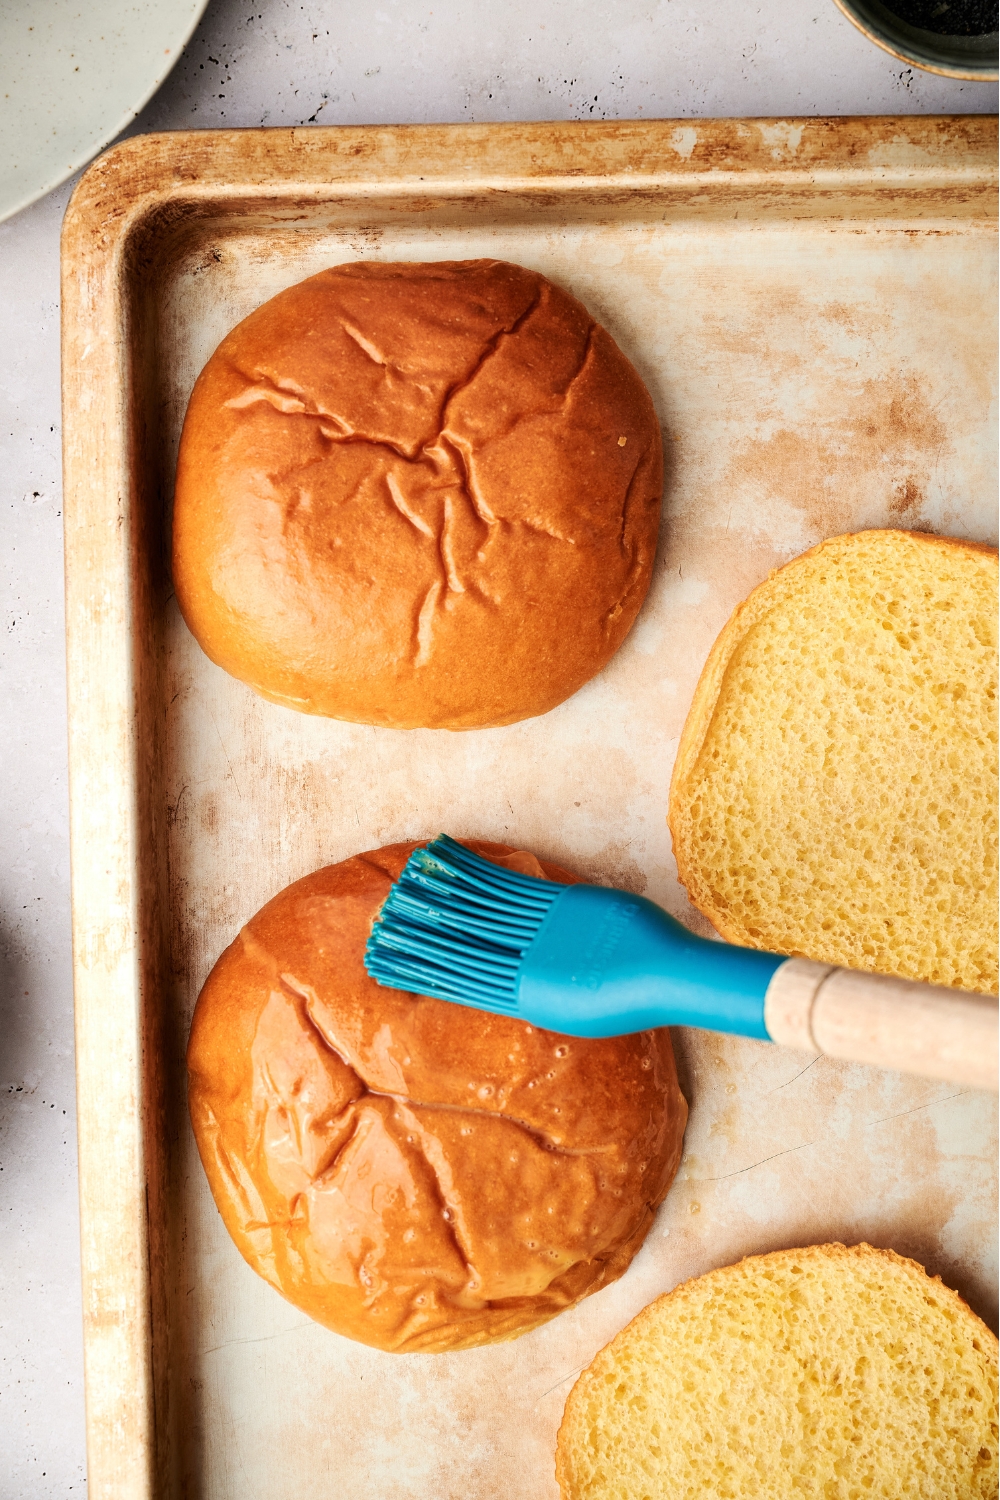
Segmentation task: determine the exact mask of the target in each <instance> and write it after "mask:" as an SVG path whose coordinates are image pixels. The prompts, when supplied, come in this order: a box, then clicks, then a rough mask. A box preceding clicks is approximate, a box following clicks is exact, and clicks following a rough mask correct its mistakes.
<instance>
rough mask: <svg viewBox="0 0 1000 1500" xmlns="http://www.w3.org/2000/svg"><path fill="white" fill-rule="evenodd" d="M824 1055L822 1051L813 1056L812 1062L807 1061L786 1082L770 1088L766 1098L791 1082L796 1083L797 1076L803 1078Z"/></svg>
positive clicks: (785, 1087)
mask: <svg viewBox="0 0 1000 1500" xmlns="http://www.w3.org/2000/svg"><path fill="white" fill-rule="evenodd" d="M822 1056H823V1053H822V1052H817V1054H816V1056H815V1057H814V1058H813V1060H812V1062H811V1063H806V1065H805V1067H804V1068H800V1069H799V1071H798V1072H797V1073H796V1074H795V1075H794V1076H793V1077H791V1078H788V1079H786V1081H785V1082H784V1083H779V1084H778V1087H777V1088H775V1089H769V1090H768V1092H767V1093H766V1094H765V1095H764V1098H765V1099H770V1097H771V1095H772V1094H777V1093H778V1092H779V1091H780V1090H781V1089H787V1087H788V1085H789V1084H790V1083H794V1082H795V1079H796V1078H801V1077H802V1074H803V1073H808V1072H809V1069H810V1068H812V1067H814V1066H815V1065H816V1063H818V1062H819V1060H820V1058H821V1057H822Z"/></svg>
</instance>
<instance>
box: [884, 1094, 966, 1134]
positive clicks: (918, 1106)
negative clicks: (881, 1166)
mask: <svg viewBox="0 0 1000 1500" xmlns="http://www.w3.org/2000/svg"><path fill="white" fill-rule="evenodd" d="M969 1092H970V1090H969V1089H959V1091H958V1093H957V1094H945V1096H944V1098H943V1099H928V1101H927V1103H926V1104H915V1105H914V1107H913V1108H912V1109H901V1110H900V1111H899V1114H898V1115H884V1116H883V1117H882V1119H881V1120H869V1121H868V1123H867V1124H866V1125H865V1127H864V1128H865V1130H871V1128H872V1127H873V1126H874V1125H885V1124H887V1123H888V1122H889V1121H890V1120H901V1119H902V1118H903V1116H904V1115H915V1114H918V1113H919V1112H920V1110H922V1109H933V1108H934V1106H935V1104H947V1103H948V1100H949V1099H961V1098H962V1096H963V1094H968V1093H969Z"/></svg>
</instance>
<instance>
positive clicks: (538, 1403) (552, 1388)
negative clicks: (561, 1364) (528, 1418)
mask: <svg viewBox="0 0 1000 1500" xmlns="http://www.w3.org/2000/svg"><path fill="white" fill-rule="evenodd" d="M584 1369H586V1365H577V1367H576V1369H575V1370H570V1372H569V1374H568V1375H564V1376H563V1378H562V1380H557V1381H556V1383H555V1385H550V1386H549V1388H548V1390H547V1391H543V1392H542V1394H541V1395H540V1396H539V1398H538V1400H537V1401H536V1402H535V1410H536V1411H537V1410H538V1408H539V1407H540V1406H541V1404H542V1402H543V1401H544V1400H545V1398H546V1396H551V1395H552V1392H553V1391H557V1390H558V1389H559V1387H560V1386H561V1385H565V1384H566V1382H567V1380H572V1379H573V1376H574V1375H579V1374H580V1372H581V1370H584Z"/></svg>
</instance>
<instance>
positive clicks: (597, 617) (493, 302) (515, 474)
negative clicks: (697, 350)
mask: <svg viewBox="0 0 1000 1500" xmlns="http://www.w3.org/2000/svg"><path fill="white" fill-rule="evenodd" d="M662 463H663V460H662V449H661V443H660V433H659V427H658V424H657V420H656V414H655V412H654V410H653V405H652V402H651V400H650V397H649V394H648V392H647V391H646V388H645V386H644V385H643V383H642V381H641V380H640V378H639V376H638V375H637V374H636V372H635V370H634V369H633V368H632V366H631V365H630V364H629V362H628V360H627V359H626V358H625V357H624V355H623V354H622V353H621V351H620V350H619V349H618V347H617V346H616V344H615V343H614V341H613V340H612V339H611V337H610V336H609V335H608V334H607V333H606V332H605V331H604V329H603V328H601V327H600V326H599V325H598V324H596V323H595V322H594V320H593V318H591V316H590V314H589V313H588V312H587V311H586V309H585V308H584V307H583V306H581V304H580V303H579V302H577V301H576V300H575V299H574V298H573V297H570V296H568V295H567V293H565V292H564V291H562V290H560V289H559V288H558V287H556V286H554V285H553V284H552V283H551V282H549V281H547V280H546V279H545V278H544V277H543V276H540V275H538V274H537V273H536V272H534V271H529V270H526V269H525V268H524V267H522V266H515V265H508V264H506V263H504V262H502V261H491V260H482V261H459V262H441V263H431V264H400V265H383V264H377V263H373V262H364V263H358V264H352V265H344V266H337V267H334V268H333V269H332V270H329V271H323V272H321V273H320V274H319V275H318V276H313V277H311V278H310V279H309V280H307V281H304V282H301V283H300V284H299V285H297V286H293V287H290V288H289V289H288V290H287V291H285V292H282V293H280V294H279V295H278V296H276V297H274V298H272V299H271V301H270V302H267V303H265V304H264V306H263V307H261V308H259V309H258V310H257V311H256V312H255V313H252V314H251V315H250V317H248V318H246V319H244V321H243V322H242V323H240V324H239V325H238V327H236V328H235V329H234V330H233V331H232V333H230V334H229V336H228V337H227V338H226V339H224V340H223V342H222V344H221V345H220V346H219V348H218V349H217V350H216V352H215V354H214V355H213V356H212V358H211V359H210V360H209V362H208V364H207V365H206V366H205V369H204V370H203V371H202V373H201V375H200V376H199V378H198V381H197V383H196V385H195V388H194V392H193V394H192V397H191V402H190V405H189V408H188V414H187V418H186V421H185V424H184V433H183V437H182V442H181V451H180V457H179V461H178V470H177V487H176V495H175V506H174V541H173V558H174V560H173V569H174V581H175V586H176V590H177V597H178V600H179V602H180V606H181V609H182V611H183V614H184V617H185V619H186V620H187V622H188V624H189V626H190V628H191V630H192V631H193V633H194V635H195V636H196V637H197V639H198V641H199V642H200V644H201V645H202V647H203V649H204V650H205V651H206V652H207V653H208V655H209V656H210V657H212V659H213V660H214V661H216V662H218V663H219V665H221V666H223V667H225V668H226V670H227V671H229V672H231V673H232V674H233V675H234V676H236V677H239V678H241V679H242V680H243V681H245V682H247V683H249V684H250V685H251V686H252V687H254V688H255V689H256V690H257V691H258V692H260V693H262V694H263V695H264V696H265V697H267V698H271V699H273V700H275V701H277V702H281V703H285V704H288V705H290V706H292V707H295V708H299V709H302V710H304V711H306V712H310V713H319V714H327V715H329V716H331V717H335V718H343V719H353V720H357V721H359V722H366V723H373V724H385V725H392V726H395V727H398V728H411V727H415V726H426V727H439V728H451V729H463V728H475V727H478V726H482V725H489V724H505V723H512V722H513V721H515V720H517V719H522V718H526V717H529V716H531V715H533V714H539V713H544V712H546V711H547V710H548V709H550V708H552V707H553V706H554V705H555V704H557V703H559V702H561V701H562V700H563V699H564V698H566V697H568V696H569V695H570V694H571V693H573V692H575V691H576V689H577V688H578V687H580V686H581V685H582V684H583V683H584V682H586V681H587V679H588V678H590V677H592V676H593V675H594V673H595V672H597V671H599V670H600V668H601V667H602V666H603V665H604V664H605V663H606V662H607V661H608V660H609V659H610V657H611V656H612V655H613V654H614V652H615V651H616V650H617V648H618V646H619V645H620V644H621V642H622V640H623V639H624V637H625V634H626V633H627V631H628V629H629V627H630V626H631V624H632V621H633V620H634V618H635V616H636V614H637V612H638V609H639V606H640V604H641V603H642V600H643V598H644V597H645V594H646V590H647V588H648V586H649V579H650V574H651V569H652V563H653V555H654V552H655V548H656V537H657V529H658V524H659V502H660V490H661V485H662Z"/></svg>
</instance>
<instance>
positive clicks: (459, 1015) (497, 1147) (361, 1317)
mask: <svg viewBox="0 0 1000 1500" xmlns="http://www.w3.org/2000/svg"><path fill="white" fill-rule="evenodd" d="M416 847H417V846H416V845H415V844H394V845H391V846H389V847H388V848H385V849H379V850H376V851H375V852H373V853H370V854H360V855H358V856H356V857H355V858H354V859H348V860H345V861H344V862H343V863H342V864H339V865H331V866H330V867H328V868H327V869H324V870H318V871H317V872H316V873H315V874H314V875H310V876H307V877H306V879H305V880H299V881H297V882H296V884H294V885H291V886H289V887H288V888H287V890H284V891H282V893H281V894H280V895H279V896H276V897H275V899H274V900H273V901H271V902H269V903H268V905H267V906H265V907H264V908H263V909H262V910H261V911H259V912H258V913H257V915H256V916H255V917H254V918H253V920H252V921H251V922H249V923H248V925H247V926H246V927H245V928H244V929H243V931H242V932H241V933H240V935H239V937H238V938H237V939H236V941H235V942H234V943H233V944H232V945H231V947H229V948H227V949H226V951H225V953H224V954H223V955H222V957H221V958H220V959H219V961H218V963H217V964H216V965H215V968H214V969H213V970H212V972H211V974H210V975H209V977H208V980H207V982H206V984H205V987H204V989H203V990H202V992H201V995H200V997H199V1000H198V1005H197V1008H196V1010H195V1015H194V1022H193V1025H192V1028H191V1039H190V1042H189V1045H188V1069H189V1102H190V1109H191V1119H192V1123H193V1125H194V1132H195V1136H196V1138H197V1141H198V1149H199V1151H200V1152H201V1159H202V1162H203V1163H204V1166H205V1171H206V1173H207V1175H208V1180H209V1183H210V1184H211V1188H212V1192H213V1194H214V1196H215V1201H216V1203H217V1205H218V1207H219V1210H220V1212H221V1214H222V1217H223V1219H224V1220H225V1223H226V1227H227V1229H228V1230H229V1232H230V1234H231V1235H232V1237H233V1239H234V1240H235V1241H236V1244H237V1246H238V1247H239V1250H240V1252H241V1254H242V1255H243V1257H244V1258H245V1259H246V1260H247V1261H248V1262H249V1264H250V1265H251V1266H252V1267H253V1268H254V1270H255V1271H257V1272H259V1273H260V1275H261V1276H263V1277H264V1278H265V1280H267V1281H269V1282H270V1284H271V1285H272V1286H273V1287H275V1288H276V1289H277V1290H278V1291H279V1292H281V1293H282V1295H283V1296H285V1297H287V1298H288V1300H289V1301H290V1302H292V1303H294V1304H295V1305H296V1306H297V1307H300V1308H301V1309H302V1310H303V1312H306V1313H308V1314H309V1316H310V1317H312V1318H315V1319H316V1320H317V1322H319V1323H323V1324H325V1325H326V1327H327V1328H332V1329H333V1330H334V1331H335V1332H337V1333H342V1334H345V1335H346V1336H347V1337H348V1338H352V1339H358V1340H359V1341H360V1342H361V1343H364V1344H372V1345H374V1346H375V1347H376V1348H379V1349H386V1350H389V1351H396V1352H407V1353H409V1352H418V1351H419V1352H423V1353H435V1352H443V1351H446V1350H452V1349H463V1348H470V1347H472V1346H474V1345H476V1344H485V1343H491V1342H494V1341H497V1340H501V1339H510V1338H516V1337H517V1335H518V1334H521V1333H524V1332H526V1331H527V1330H528V1329H530V1328H534V1327H536V1326H537V1325H538V1324H540V1323H544V1322H546V1321H547V1320H548V1319H549V1318H552V1317H554V1316H555V1315H556V1314H557V1313H558V1312H561V1311H562V1310H563V1309H564V1308H567V1307H571V1306H572V1305H573V1304H574V1303H576V1302H578V1301H579V1300H580V1299H581V1298H582V1297H585V1296H587V1295H588V1293H590V1292H595V1291H597V1290H598V1289H599V1288H600V1287H602V1286H606V1285H607V1284H608V1283H609V1282H611V1281H614V1280H616V1279H617V1277H619V1276H621V1275H622V1273H623V1272H624V1271H625V1269H626V1268H627V1266H628V1264H629V1262H630V1261H631V1259H632V1257H633V1255H634V1254H635V1253H636V1251H637V1250H638V1248H639V1246H640V1245H641V1244H642V1241H643V1239H644V1238H645V1236H646V1232H647V1230H648V1229H649V1227H650V1224H651V1223H652V1220H653V1214H654V1212H655V1209H656V1207H657V1205H658V1204H659V1203H660V1202H661V1200H662V1199H663V1197H664V1195H665V1194H666V1191H667V1188H668V1187H669V1186H670V1183H671V1181H672V1180H673V1177H674V1173H675V1172H676V1170H677V1165H678V1162H679V1160H680V1154H681V1141H682V1137H683V1134H684V1124H685V1120H686V1117H687V1105H686V1104H685V1101H684V1098H683V1095H682V1094H681V1092H680V1089H679V1088H678V1085H677V1075H676V1071H675V1068H674V1058H673V1052H672V1050H671V1046H670V1039H669V1036H668V1033H667V1032H666V1031H665V1030H660V1031H647V1032H642V1033H640V1034H639V1035H636V1036H627V1037H616V1038H612V1039H609V1040H606V1041H584V1040H578V1039H576V1038H573V1037H565V1036H556V1035H554V1034H553V1033H551V1032H547V1031H539V1030H537V1029H536V1028H533V1027H531V1026H528V1025H527V1024H526V1023H524V1022H523V1021H514V1020H511V1019H509V1018H508V1017H505V1016H493V1015H487V1014H485V1013H483V1012H480V1011H475V1010H469V1009H466V1008H464V1007H462V1006H458V1005H448V1004H446V1003H445V1002H444V1001H440V1000H428V999H421V998H419V997H417V996H413V995H407V994H404V993H403V992H402V991H400V990H390V989H382V988H380V987H379V986H378V985H376V984H375V982H374V981H373V980H371V979H369V977H368V975H367V974H366V972H365V969H364V964H363V958H362V955H363V951H364V946H365V942H366V941H367V937H368V934H369V932H370V930H371V924H372V921H373V919H374V917H375V914H376V913H377V911H378V910H379V907H380V906H381V904H382V902H383V901H384V900H385V898H386V896H387V895H388V893H389V888H390V885H391V884H392V882H393V881H394V880H395V879H396V878H397V876H398V875H399V873H400V871H401V870H402V868H403V865H404V864H405V863H406V861H407V859H408V858H409V856H410V854H411V853H412V852H413V850H414V849H415V848H416ZM468 847H469V848H470V849H474V850H475V851H476V852H477V853H478V854H482V855H484V856H485V857H486V858H487V859H492V860H495V861H496V862H497V863H498V864H507V865H510V866H512V867H513V868H515V869H518V870H521V871H522V872H524V873H526V874H532V875H538V876H544V877H547V878H549V879H556V880H559V881H562V882H564V883H573V882H574V881H575V878H576V877H574V876H572V875H568V874H567V873H566V872H565V871H563V870H560V869H558V868H557V867H556V866H555V865H549V864H539V862H538V861H537V860H536V859H535V858H534V856H533V855H530V854H525V853H515V852H512V851H511V850H509V849H507V848H506V847H505V846H504V845H502V844H488V843H481V842H478V841H469V844H468Z"/></svg>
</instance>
